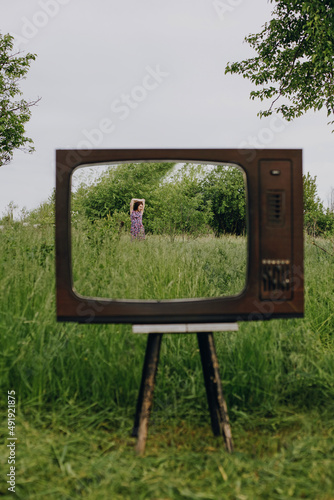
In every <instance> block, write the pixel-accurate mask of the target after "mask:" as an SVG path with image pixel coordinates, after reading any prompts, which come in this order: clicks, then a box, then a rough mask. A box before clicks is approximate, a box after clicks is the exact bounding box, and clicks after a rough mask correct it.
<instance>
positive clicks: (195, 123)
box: [0, 0, 334, 215]
mask: <svg viewBox="0 0 334 500" xmlns="http://www.w3.org/2000/svg"><path fill="white" fill-rule="evenodd" d="M271 10H272V4H271V3H268V1H267V0H169V1H168V2H167V1H165V0H142V1H138V0H118V1H116V0H109V1H106V0H94V1H93V0H15V1H13V0H1V4H0V19H1V21H0V31H1V32H2V33H8V32H9V33H11V34H12V35H15V37H16V40H17V47H18V48H20V49H21V50H23V51H28V52H32V53H35V54H37V59H36V61H35V62H33V63H32V65H31V69H30V71H29V73H28V76H27V79H26V80H25V81H24V82H22V85H21V88H22V90H23V92H24V97H25V98H26V99H28V100H29V99H31V100H33V99H36V98H37V97H41V101H40V102H39V104H38V106H36V107H34V108H33V113H32V118H31V120H30V122H29V124H28V125H27V135H28V136H29V137H31V138H32V139H33V140H34V144H35V147H36V152H35V153H34V154H32V155H28V154H24V153H22V152H20V151H19V152H16V153H15V155H14V159H13V161H12V162H11V164H9V165H8V166H4V167H1V168H0V215H1V214H3V213H4V211H5V208H6V206H7V205H8V203H9V202H10V201H13V202H14V203H15V204H17V205H18V206H19V207H20V208H23V207H24V206H25V207H27V208H28V209H31V208H34V207H36V206H38V205H39V203H41V202H43V201H45V200H47V199H48V197H49V196H50V194H51V193H52V189H53V187H54V180H55V173H54V171H55V150H56V149H58V148H80V147H98V148H132V147H137V148H142V147H145V148H149V147H152V148H160V147H165V148H168V147H170V148H172V147H178V148H181V147H189V148H195V147H196V148H201V147H202V148H211V147H212V148H241V147H242V148H245V147H254V146H256V147H267V148H302V149H303V159H304V172H307V171H308V172H310V173H311V175H312V176H315V175H316V176H317V181H318V192H319V195H320V197H321V198H322V199H323V201H324V202H325V203H326V204H327V201H328V199H329V196H330V190H331V187H333V188H334V168H333V167H334V165H333V157H334V136H333V134H332V133H331V128H330V127H329V126H328V125H327V117H326V115H325V113H322V112H318V113H313V112H309V113H308V114H307V115H306V116H304V117H301V118H299V119H296V120H295V121H294V122H292V123H288V122H285V121H283V120H282V119H280V118H277V117H269V118H266V119H261V120H260V119H259V118H258V117H257V112H258V111H259V110H260V109H261V103H259V102H254V101H251V100H250V99H249V92H250V90H252V88H253V87H252V85H251V84H250V83H249V82H248V81H247V80H244V79H243V78H242V77H241V76H238V75H233V76H232V75H230V74H228V75H225V74H224V69H225V66H226V64H227V62H228V61H238V60H241V59H244V58H247V57H249V56H251V55H253V52H252V50H251V49H250V48H249V46H248V45H247V44H246V43H244V42H243V39H244V37H245V36H246V35H248V34H250V33H257V32H258V31H259V30H260V29H261V27H262V26H263V24H264V23H265V22H266V21H267V20H269V19H270V14H271Z"/></svg>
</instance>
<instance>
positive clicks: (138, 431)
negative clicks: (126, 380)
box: [132, 324, 237, 454]
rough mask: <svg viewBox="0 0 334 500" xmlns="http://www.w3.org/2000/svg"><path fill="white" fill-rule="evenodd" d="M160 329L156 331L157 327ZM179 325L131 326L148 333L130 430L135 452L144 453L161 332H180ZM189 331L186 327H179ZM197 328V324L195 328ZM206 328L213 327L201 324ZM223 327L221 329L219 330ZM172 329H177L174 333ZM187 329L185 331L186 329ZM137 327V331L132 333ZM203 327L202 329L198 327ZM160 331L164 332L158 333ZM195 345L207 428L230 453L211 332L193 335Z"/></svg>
mask: <svg viewBox="0 0 334 500" xmlns="http://www.w3.org/2000/svg"><path fill="white" fill-rule="evenodd" d="M158 326H160V328H158ZM180 326H181V325H151V326H150V325H149V326H147V325H146V328H145V327H143V326H138V327H135V326H134V327H133V331H134V332H135V333H148V334H149V335H148V339H147V344H146V353H145V359H144V365H143V371H142V379H141V384H140V389H139V395H138V400H137V408H136V414H135V420H134V426H133V430H132V436H134V437H137V444H136V451H137V452H138V453H139V454H143V453H144V451H145V445H146V439H147V432H148V422H149V416H150V411H151V407H152V402H153V391H154V385H155V378H156V373H157V369H158V363H159V355H160V347H161V341H162V335H163V333H170V332H171V331H174V332H175V331H178V332H180V331H182V330H181V329H180ZM182 326H184V327H185V330H183V331H188V332H189V325H182ZM196 326H197V329H199V325H196ZM205 326H207V327H208V326H209V327H213V326H215V331H217V329H218V327H217V325H205ZM223 326H224V328H222V327H223ZM236 326H237V325H234V324H233V325H229V324H227V325H225V324H224V325H220V330H222V329H223V330H224V331H226V330H236V329H237V328H236ZM175 327H179V329H178V330H175ZM187 327H188V328H187ZM136 328H137V330H136ZM202 328H203V327H202ZM154 329H155V330H158V331H159V330H160V332H159V333H152V330H154ZM161 330H164V331H161ZM197 340H198V346H199V350H200V355H201V362H202V368H203V376H204V383H205V388H206V394H207V400H208V405H209V411H210V417H211V427H212V431H213V433H214V435H215V436H220V435H222V436H223V438H224V441H225V447H226V450H227V451H228V452H229V453H231V452H232V451H233V441H232V432H231V427H230V423H229V417H228V411H227V406H226V402H225V399H224V395H223V390H222V383H221V379H220V374H219V365H218V358H217V353H216V349H215V344H214V338H213V333H212V332H208V331H202V332H197Z"/></svg>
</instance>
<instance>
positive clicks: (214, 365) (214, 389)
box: [197, 333, 233, 453]
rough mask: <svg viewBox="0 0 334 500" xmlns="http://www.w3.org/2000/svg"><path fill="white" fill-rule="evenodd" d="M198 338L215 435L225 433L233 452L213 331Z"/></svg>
mask: <svg viewBox="0 0 334 500" xmlns="http://www.w3.org/2000/svg"><path fill="white" fill-rule="evenodd" d="M197 340H198V346H199V350H200V354H201V361H202V368H203V376H204V382H205V388H206V395H207V399H208V405H209V410H210V416H211V426H212V430H213V433H214V435H215V436H219V435H221V434H222V435H223V437H224V441H225V447H226V450H227V451H228V452H230V453H231V452H232V451H233V441H232V432H231V427H230V422H229V417H228V411H227V405H226V401H225V399H224V395H223V388H222V383H221V379H220V374H219V365H218V358H217V353H216V348H215V344H214V339H213V333H198V334H197Z"/></svg>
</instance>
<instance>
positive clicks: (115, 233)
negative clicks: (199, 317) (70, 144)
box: [71, 160, 247, 300]
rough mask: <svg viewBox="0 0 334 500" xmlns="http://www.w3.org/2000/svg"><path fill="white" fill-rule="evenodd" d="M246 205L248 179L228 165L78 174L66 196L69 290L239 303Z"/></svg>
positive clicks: (101, 167)
mask: <svg viewBox="0 0 334 500" xmlns="http://www.w3.org/2000/svg"><path fill="white" fill-rule="evenodd" d="M246 196H247V193H246V178H245V174H244V172H243V170H242V169H241V168H240V167H239V166H235V165H223V164H214V165H209V164H200V163H194V162H189V163H185V162H184V161H183V162H182V163H181V162H178V161H177V160H176V161H175V162H171V161H168V162H161V161H160V162H145V161H142V162H136V163H129V162H124V163H118V164H110V165H106V164H98V165H94V166H92V165H89V166H87V165H86V166H85V165H83V166H80V167H79V168H77V169H75V170H74V172H73V174H72V191H71V235H72V242H71V245H72V273H73V288H74V290H75V291H76V292H77V293H78V294H80V295H82V296H85V297H99V298H106V299H134V300H138V299H139V300H168V299H187V298H211V297H220V296H221V297H229V296H235V295H238V294H240V293H241V292H242V290H243V289H244V288H245V286H246V273H247V223H246V221H247V202H246ZM132 199H133V200H134V201H133V204H132V206H131V208H132V216H130V204H131V200H132Z"/></svg>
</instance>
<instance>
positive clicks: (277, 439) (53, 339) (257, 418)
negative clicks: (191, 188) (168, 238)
mask: <svg viewBox="0 0 334 500" xmlns="http://www.w3.org/2000/svg"><path fill="white" fill-rule="evenodd" d="M77 241H78V242H79V244H78V245H77V247H76V255H77V258H76V261H75V263H76V268H75V273H76V274H75V279H76V287H77V289H79V290H80V292H81V293H89V294H90V293H91V294H92V295H95V293H96V294H97V295H100V294H101V293H102V294H109V292H110V293H112V296H115V294H119V295H118V297H122V296H123V294H129V293H130V294H132V293H137V291H138V292H139V293H144V292H143V290H144V289H146V286H145V287H142V286H139V287H138V288H137V289H135V288H134V286H129V288H127V289H125V288H118V287H116V284H117V283H118V284H119V286H120V287H122V286H124V283H123V282H124V280H125V279H124V278H125V276H129V275H130V274H131V268H130V267H128V270H129V273H128V274H124V275H122V273H125V271H126V269H127V268H126V266H130V265H131V263H132V264H133V262H136V263H138V260H140V259H142V262H141V263H139V264H138V265H139V266H142V264H143V263H145V255H146V256H147V255H148V253H149V252H153V253H152V255H153V254H156V253H157V251H158V252H162V251H165V252H166V254H165V257H166V258H165V259H162V260H161V258H160V259H156V262H159V261H160V262H162V261H163V263H164V265H163V266H162V267H161V268H160V267H159V266H157V265H156V264H155V263H154V262H153V259H152V256H150V259H149V261H150V265H151V266H152V267H151V268H149V269H151V270H150V272H149V273H147V274H146V278H145V279H149V276H150V274H151V278H152V283H151V284H150V285H149V286H150V287H151V288H150V297H149V298H155V297H156V298H163V297H166V298H167V297H168V296H170V295H161V294H165V293H167V292H166V290H168V293H174V294H175V293H179V294H180V295H179V296H180V297H182V296H187V294H191V296H192V295H193V293H196V294H197V296H210V294H211V295H214V294H215V293H217V292H216V290H217V291H218V292H219V293H224V294H225V293H226V294H228V293H235V292H236V291H240V289H241V288H242V287H243V284H244V272H245V259H243V260H242V259H239V258H238V261H239V262H240V266H239V267H238V268H237V269H236V271H235V272H236V274H232V272H231V265H232V264H233V262H235V258H236V257H238V256H239V255H240V256H245V239H243V238H232V237H225V238H222V239H221V240H214V239H213V240H212V241H209V240H207V239H206V240H205V241H204V240H203V241H201V240H200V239H198V240H190V241H188V242H187V241H185V242H183V241H180V242H177V243H178V245H176V246H175V245H174V246H173V251H175V248H176V247H179V249H180V251H179V252H176V253H173V254H172V252H168V249H171V247H169V243H168V242H165V241H161V239H160V240H153V239H152V244H151V246H149V243H150V242H149V238H148V240H147V241H146V242H143V244H142V245H136V244H135V245H132V246H131V245H130V244H129V243H128V242H127V240H126V239H124V238H121V239H120V240H119V241H117V242H116V243H115V248H118V249H121V250H122V251H121V252H114V254H113V256H111V258H112V259H114V260H113V261H112V262H114V264H115V262H116V259H118V260H117V262H118V263H119V265H114V266H113V270H112V271H110V272H115V269H116V271H117V274H118V275H119V279H118V280H117V279H116V278H117V276H116V275H113V279H112V288H108V287H109V282H111V280H110V279H109V275H107V273H106V269H107V268H108V266H107V265H106V264H107V263H108V260H107V259H108V256H107V253H106V251H107V248H108V247H109V248H110V249H111V251H112V248H111V246H110V245H106V243H108V242H107V241H105V240H103V239H102V240H101V239H98V244H96V241H97V240H93V242H92V243H91V250H89V251H88V250H87V246H86V245H81V244H80V240H79V238H78V240H77ZM316 243H317V244H318V245H320V246H321V247H322V248H324V249H325V250H327V252H329V253H331V254H333V253H334V249H333V241H330V240H329V239H327V240H325V239H323V240H320V239H319V240H316ZM186 245H188V249H190V248H191V252H192V255H193V257H194V256H195V255H196V254H197V253H198V252H199V251H202V257H205V256H206V257H207V260H206V262H207V263H208V266H212V267H211V270H212V273H211V274H210V268H209V267H207V268H206V269H205V271H206V272H205V273H204V272H203V266H202V267H201V266H199V265H198V264H197V265H193V266H192V267H191V265H192V259H188V260H184V259H185V256H184V254H183V256H182V253H183V249H184V248H185V246H186ZM0 248H1V252H0V277H1V279H0V296H1V302H0V343H1V350H0V383H1V398H0V401H1V408H0V412H1V419H0V436H1V447H0V464H1V477H0V496H2V497H3V498H11V497H13V496H14V498H20V499H44V498H52V499H53V498H54V499H60V500H62V499H66V500H67V499H72V498H86V499H91V500H93V499H94V500H95V499H101V500H102V499H105V498H110V499H136V500H137V499H147V498H150V499H155V500H167V499H214V500H216V499H225V498H226V499H240V500H246V499H250V500H251V499H266V500H267V499H280V500H283V499H287V498H294V499H299V498H300V499H301V498H309V499H316V500H332V499H334V493H333V492H334V349H333V331H334V307H333V306H334V280H333V267H334V266H333V256H331V255H330V254H329V253H326V252H324V251H323V250H322V249H320V248H318V247H317V246H316V245H314V244H312V242H311V240H309V239H307V240H306V244H305V250H306V257H305V279H306V283H305V284H306V290H305V300H306V304H305V307H306V315H305V318H304V319H302V320H285V321H283V320H274V321H271V322H258V323H256V322H254V323H243V324H240V325H239V331H238V332H227V333H216V334H215V340H216V348H217V353H218V357H219V362H220V371H221V377H222V381H223V388H224V393H225V397H226V400H227V404H228V408H229V414H230V418H231V423H232V433H233V439H234V444H235V453H234V454H232V455H228V454H227V453H226V452H225V451H224V447H223V445H222V440H221V438H214V437H213V436H212V432H211V427H210V419H209V413H208V409H207V403H206V396H205V389H204V384H203V380H202V373H201V365H200V359H199V352H198V347H197V343H196V337H195V336H191V335H188V336H187V335H179V336H172V335H165V336H164V338H163V342H162V350H161V358H160V365H159V372H158V377H157V384H156V391H155V397H154V408H153V412H152V417H151V421H150V427H149V437H148V442H147V449H146V454H145V456H144V457H142V458H139V457H137V456H136V454H135V452H134V443H135V440H134V439H133V438H131V437H130V433H131V428H132V423H133V416H134V412H135V405H136V397H137V392H138V388H139V382H140V375H141V369H142V363H143V355H144V351H145V343H146V336H135V335H132V334H131V328H130V327H129V326H128V325H76V324H57V323H56V321H55V291H54V247H53V228H51V227H40V228H32V227H22V226H21V225H19V224H16V225H14V226H12V227H8V228H5V229H4V230H3V231H2V232H0ZM219 248H220V249H221V251H222V252H223V253H222V254H221V255H222V257H219V258H218V257H216V255H217V251H218V249H219ZM199 249H201V250H199ZM131 252H133V253H134V254H135V253H136V252H137V253H138V255H137V257H136V259H132V258H130V256H131V255H130V254H131ZM170 255H172V256H173V257H172V258H170V259H169V258H168V256H170ZM159 256H160V257H161V253H160V254H159ZM223 256H225V257H223ZM182 259H183V262H184V265H183V268H182V269H185V268H186V266H189V267H188V268H187V273H186V274H187V276H188V281H190V284H189V283H188V281H187V280H186V279H184V277H183V276H182V273H178V272H177V269H181V268H180V267H178V266H179V264H177V262H182ZM215 259H216V260H215ZM221 261H223V262H226V263H227V264H228V265H227V266H225V267H224V270H225V271H224V273H220V278H221V279H220V280H218V279H217V278H216V274H217V272H216V269H217V266H218V265H219V262H221ZM92 262H94V266H95V271H94V272H92V275H88V276H86V277H85V276H84V275H83V274H80V272H81V269H87V264H90V263H92ZM146 262H147V259H146ZM100 265H102V266H104V267H99V266H100ZM144 270H145V267H141V273H140V275H139V276H137V278H140V276H141V277H143V272H144ZM90 272H91V271H90ZM108 272H109V270H108ZM158 272H159V273H160V274H159V275H156V273H158ZM189 273H191V279H190V280H189ZM93 275H94V276H95V285H96V286H95V285H94V286H95V288H94V287H93V288H91V289H89V288H87V287H88V285H89V282H90V276H93ZM105 276H106V279H105V281H103V278H104V277H105ZM126 279H127V278H126ZM171 282H173V283H172V285H170V286H166V283H167V284H169V283H171ZM162 283H163V284H162ZM101 286H102V288H101ZM233 286H235V287H236V288H235V289H234V288H232V287H233ZM99 287H100V288H99ZM100 292H101V293H100ZM152 294H153V295H152ZM154 294H155V295H154ZM125 296H126V295H124V297H125ZM194 296H195V295H194ZM142 298H146V296H145V295H143V297H142ZM11 390H15V393H16V398H17V399H16V402H17V417H16V418H17V419H16V430H15V432H16V436H17V438H18V439H17V444H16V453H17V456H16V459H17V460H16V466H17V475H16V493H15V494H13V493H11V492H8V490H7V487H8V485H7V484H6V480H7V479H6V474H7V473H8V472H9V465H8V463H7V460H8V456H9V451H8V448H7V447H6V442H7V437H8V429H7V407H6V405H7V391H11Z"/></svg>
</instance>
